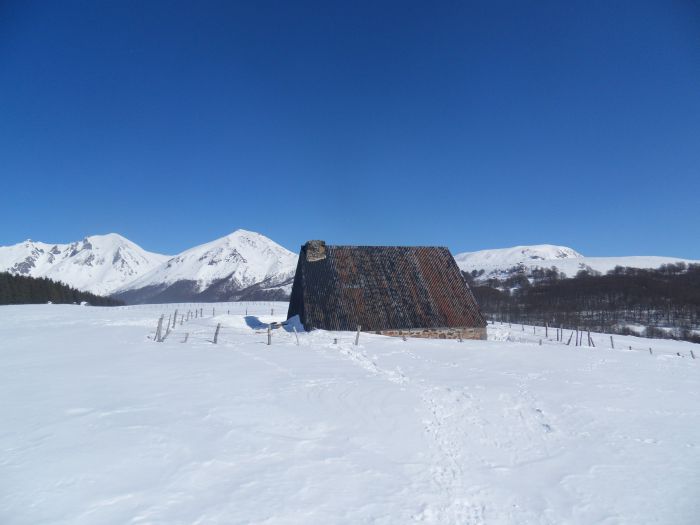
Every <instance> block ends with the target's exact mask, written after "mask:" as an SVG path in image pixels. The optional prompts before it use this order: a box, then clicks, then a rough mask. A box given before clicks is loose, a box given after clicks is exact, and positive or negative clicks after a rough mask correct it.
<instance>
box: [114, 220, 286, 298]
mask: <svg viewBox="0 0 700 525" xmlns="http://www.w3.org/2000/svg"><path fill="white" fill-rule="evenodd" d="M296 261H297V255H296V254H294V253H292V252H290V251H289V250H287V249H286V248H283V247H282V246H280V245H279V244H277V243H275V242H273V241H272V240H270V239H268V238H267V237H265V236H264V235H261V234H259V233H255V232H250V231H246V230H236V231H234V232H233V233H231V234H230V235H227V236H225V237H221V238H220V239H217V240H215V241H212V242H208V243H206V244H202V245H200V246H196V247H194V248H191V249H189V250H186V251H184V252H182V253H181V254H179V255H176V256H174V257H172V258H170V259H168V260H167V261H165V262H164V263H163V264H161V265H160V266H158V267H157V268H154V269H153V270H151V271H150V272H149V273H147V274H146V275H144V276H142V277H140V278H139V279H136V280H135V281H133V282H131V283H129V284H128V285H125V286H124V287H122V288H121V289H120V290H118V291H117V292H116V293H115V294H114V296H115V297H117V298H119V299H121V300H124V301H126V302H128V303H143V302H177V301H194V300H197V301H223V300H241V299H251V300H252V299H258V300H259V299H285V298H287V297H288V296H289V293H290V290H291V284H292V280H293V278H294V271H295V269H296Z"/></svg>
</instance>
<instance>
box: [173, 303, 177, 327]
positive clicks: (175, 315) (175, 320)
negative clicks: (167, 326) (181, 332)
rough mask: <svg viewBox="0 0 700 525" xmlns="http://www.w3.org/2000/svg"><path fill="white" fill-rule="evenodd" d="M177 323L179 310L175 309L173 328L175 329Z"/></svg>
mask: <svg viewBox="0 0 700 525" xmlns="http://www.w3.org/2000/svg"><path fill="white" fill-rule="evenodd" d="M176 323H177V308H176V309H175V314H174V315H173V328H175V324H176Z"/></svg>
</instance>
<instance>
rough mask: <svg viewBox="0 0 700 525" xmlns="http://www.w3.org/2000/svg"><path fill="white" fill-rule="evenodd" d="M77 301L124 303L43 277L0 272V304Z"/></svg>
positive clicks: (105, 304)
mask: <svg viewBox="0 0 700 525" xmlns="http://www.w3.org/2000/svg"><path fill="white" fill-rule="evenodd" d="M49 301H51V302H52V303H67V304H72V303H77V304H80V303H82V302H83V301H85V302H87V303H89V304H91V305H93V306H120V305H123V304H124V303H123V302H121V301H116V300H114V299H110V298H108V297H101V296H99V295H95V294H91V293H89V292H81V291H80V290H76V289H75V288H71V287H70V286H67V285H65V284H63V283H59V282H56V281H53V280H51V279H47V278H45V277H40V278H36V277H26V276H23V275H13V274H11V273H7V272H0V304H41V303H47V302H49Z"/></svg>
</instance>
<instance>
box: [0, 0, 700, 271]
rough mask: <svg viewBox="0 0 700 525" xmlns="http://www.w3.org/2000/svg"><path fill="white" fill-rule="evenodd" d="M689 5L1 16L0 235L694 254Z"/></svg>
mask: <svg viewBox="0 0 700 525" xmlns="http://www.w3.org/2000/svg"><path fill="white" fill-rule="evenodd" d="M698 5H699V4H698V3H697V2H691V1H656V2H646V1H642V0H637V1H629V2H625V1H616V2H609V1H591V0H588V1H581V2H578V1H566V2H562V1H537V2H534V1H533V2H523V1H517V2H507V1H488V2H486V1H484V2H410V1H409V2H405V1H401V2H377V1H372V2H328V1H319V2H264V1H263V2H246V3H243V2H241V3H236V2H232V1H227V2H202V1H199V2H156V1H149V2H141V1H134V2H127V1H121V2H116V1H115V2H93V1H85V2H71V1H66V2H27V1H17V2H8V1H5V2H1V3H0V100H1V102H0V177H1V179H2V192H1V193H0V205H1V209H0V244H11V243H15V242H20V241H22V240H24V239H27V238H32V239H36V240H43V241H46V242H67V241H70V240H76V239H79V238H82V237H83V236H85V235H90V234H95V233H107V232H118V233H121V234H122V235H124V236H126V237H128V238H130V239H132V240H133V241H135V242H137V243H138V244H140V245H142V246H143V247H144V248H146V249H149V250H152V251H159V252H164V253H176V252H178V251H180V250H183V249H185V248H188V247H191V246H193V245H195V244H200V243H202V242H206V241H209V240H212V239H214V238H216V237H219V236H222V235H225V234H227V233H229V232H231V231H232V230H234V229H236V228H245V229H250V230H254V231H259V232H260V233H263V234H265V235H267V236H269V237H271V238H272V239H274V240H276V241H277V242H279V243H281V244H283V245H285V246H287V247H288V248H290V249H292V250H296V249H297V247H298V246H299V245H300V244H301V243H303V242H304V241H305V240H307V239H309V238H321V239H325V240H327V241H328V242H332V243H343V244H439V245H446V246H448V247H450V249H451V250H452V251H453V252H461V251H471V250H478V249H484V248H496V247H506V246H512V245H516V244H534V243H555V244H564V245H569V246H571V247H573V248H575V249H577V250H579V251H581V252H582V253H584V254H586V255H632V254H656V255H673V256H680V257H688V258H696V259H700V243H698V241H697V239H698V233H700V169H699V168H700V7H698Z"/></svg>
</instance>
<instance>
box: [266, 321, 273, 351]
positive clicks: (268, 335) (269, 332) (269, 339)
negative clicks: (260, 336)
mask: <svg viewBox="0 0 700 525" xmlns="http://www.w3.org/2000/svg"><path fill="white" fill-rule="evenodd" d="M271 344H272V327H271V326H270V325H267V345H268V346H270V345H271Z"/></svg>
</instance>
